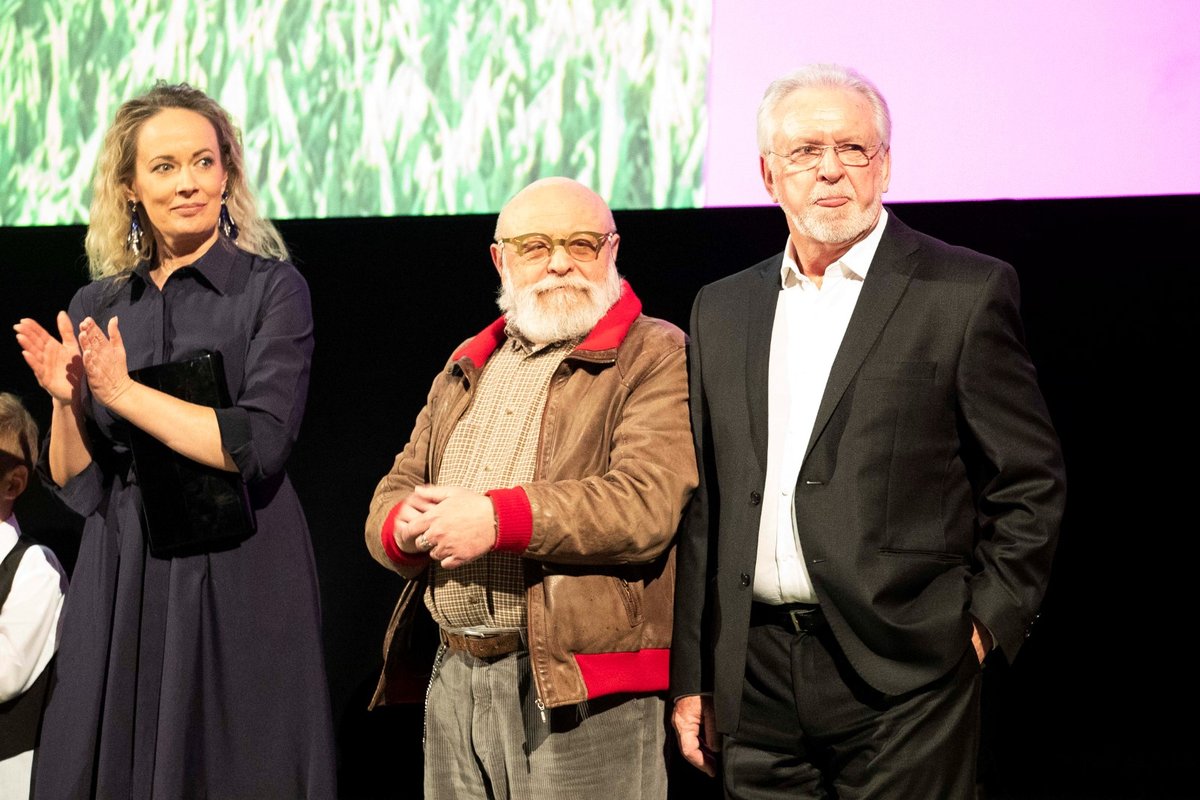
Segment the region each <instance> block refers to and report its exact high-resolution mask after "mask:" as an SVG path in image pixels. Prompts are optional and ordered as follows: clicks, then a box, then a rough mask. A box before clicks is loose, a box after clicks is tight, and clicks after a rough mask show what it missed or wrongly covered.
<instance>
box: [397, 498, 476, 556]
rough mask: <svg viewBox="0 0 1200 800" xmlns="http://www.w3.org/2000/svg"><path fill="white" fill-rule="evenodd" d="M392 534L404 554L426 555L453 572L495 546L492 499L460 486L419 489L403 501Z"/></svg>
mask: <svg viewBox="0 0 1200 800" xmlns="http://www.w3.org/2000/svg"><path fill="white" fill-rule="evenodd" d="M392 535H393V536H394V537H395V539H396V545H397V546H398V547H399V548H400V549H401V550H403V551H404V552H405V553H410V554H417V553H428V554H429V557H430V558H433V559H435V560H436V561H438V563H439V564H440V565H441V566H442V567H444V568H445V569H454V568H455V567H461V566H462V565H463V564H467V563H469V562H471V561H474V560H475V559H477V558H479V557H480V556H482V555H484V554H485V553H487V552H489V551H491V550H492V548H493V547H495V546H496V512H495V509H494V507H493V506H492V501H491V498H489V497H487V496H486V495H482V494H479V493H478V492H472V491H471V490H469V489H464V488H463V487H461V486H438V485H432V484H430V485H425V486H418V487H417V488H416V489H414V490H413V491H412V492H411V493H410V494H409V495H408V497H406V498H404V501H403V503H402V504H401V506H400V511H399V512H397V515H396V519H395V528H394V529H393V531H392Z"/></svg>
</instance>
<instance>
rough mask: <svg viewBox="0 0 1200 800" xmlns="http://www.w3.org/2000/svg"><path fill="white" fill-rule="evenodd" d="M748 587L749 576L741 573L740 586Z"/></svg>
mask: <svg viewBox="0 0 1200 800" xmlns="http://www.w3.org/2000/svg"><path fill="white" fill-rule="evenodd" d="M749 585H750V576H749V575H748V574H747V573H745V572H743V573H742V586H749Z"/></svg>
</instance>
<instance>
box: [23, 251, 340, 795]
mask: <svg viewBox="0 0 1200 800" xmlns="http://www.w3.org/2000/svg"><path fill="white" fill-rule="evenodd" d="M69 314H70V316H71V320H72V321H73V322H74V323H75V325H76V328H78V325H79V323H80V322H81V321H82V320H83V319H84V318H85V317H87V316H91V317H93V318H94V319H95V320H96V321H97V322H98V323H99V324H100V326H101V328H102V329H103V330H107V326H108V321H109V319H111V318H112V317H114V316H116V317H118V318H119V324H120V329H121V334H122V337H123V338H124V341H125V348H126V352H127V355H128V366H129V368H130V369H131V370H132V369H138V368H140V367H144V366H150V365H153V364H160V363H165V362H169V361H176V360H180V359H183V358H187V357H189V356H193V355H196V354H198V353H199V352H200V351H202V350H219V351H220V352H221V354H222V356H223V358H224V365H225V372H226V378H227V382H228V385H229V391H230V394H231V396H232V398H233V403H234V405H233V407H231V408H228V409H220V410H218V411H217V419H218V423H219V426H220V431H221V442H222V444H223V445H224V447H225V450H226V451H227V452H228V453H230V455H231V456H232V457H233V460H234V461H235V462H236V464H237V467H238V469H239V470H240V471H241V474H242V476H243V478H245V480H246V481H247V485H248V487H249V490H250V496H251V505H252V506H253V508H254V513H255V518H256V520H257V532H256V533H255V534H254V535H253V536H251V537H250V538H249V539H246V540H245V541H243V542H241V543H240V544H239V545H237V546H236V547H234V548H232V549H227V550H224V551H219V552H211V553H206V554H202V555H194V556H187V557H176V558H169V559H164V558H156V557H154V556H152V555H151V554H150V552H149V551H148V549H147V546H146V537H145V535H144V533H143V530H142V523H141V518H140V516H139V508H140V490H139V487H138V484H137V476H136V474H135V472H134V471H133V470H132V468H131V459H130V456H129V451H128V446H127V445H126V442H127V441H128V434H127V431H128V424H127V423H125V422H124V421H123V420H121V419H120V418H117V417H115V416H114V415H113V414H111V413H109V412H108V410H107V409H105V408H104V407H103V406H101V405H100V404H99V403H96V402H93V401H92V398H91V397H90V395H87V394H86V393H85V405H86V408H87V414H88V418H89V433H90V437H91V443H92V447H93V456H94V459H93V463H92V464H91V465H90V466H89V467H88V468H87V469H86V470H85V471H84V472H83V473H81V474H80V475H78V476H76V477H75V478H73V479H72V480H71V481H70V482H69V483H68V484H67V486H66V487H64V488H63V489H61V490H59V491H58V494H59V496H60V497H61V499H62V500H63V501H64V502H65V503H66V504H67V505H68V506H69V507H70V508H72V509H73V510H75V511H76V512H78V513H79V514H81V515H83V516H84V517H86V523H85V526H84V531H83V539H82V541H81V543H80V550H79V555H78V559H77V562H76V566H75V569H74V572H73V574H72V579H71V587H70V591H69V593H68V595H67V599H66V604H65V607H64V610H63V630H62V643H61V646H60V648H59V653H58V667H57V673H56V681H55V684H54V686H53V689H52V693H51V699H50V702H49V705H48V707H47V710H46V717H45V722H44V725H43V729H42V740H41V749H40V752H39V759H38V767H37V775H36V780H35V791H36V794H35V796H36V797H37V798H45V799H46V800H68V799H70V798H91V797H102V798H121V799H122V800H125V798H133V799H134V800H137V799H139V798H162V799H163V800H180V798H193V797H194V798H210V799H212V800H216V799H217V798H260V799H262V798H281V799H282V798H286V799H287V800H297V798H333V797H334V796H335V793H336V792H335V787H334V745H333V733H332V722H331V718H330V708H329V694H328V685H327V682H326V676H325V665H324V658H323V654H322V644H321V620H320V607H319V598H318V590H317V575H316V569H315V566H314V563H313V555H312V545H311V542H310V540H309V533H308V526H307V524H306V522H305V519H304V512H303V510H302V509H301V507H300V502H299V499H298V498H297V496H296V493H295V491H294V490H293V489H292V485H291V482H290V481H289V480H288V477H287V475H286V473H285V472H284V462H285V461H286V460H287V457H288V454H289V452H290V451H291V448H292V445H293V443H294V441H295V438H296V434H297V432H298V430H299V427H300V421H301V418H302V416H303V413H304V403H305V399H306V396H307V392H308V378H309V363H310V359H311V355H312V348H313V334H312V313H311V307H310V302H309V293H308V285H307V284H306V282H305V281H304V278H303V277H302V276H301V275H300V273H299V272H297V271H296V269H295V268H294V267H293V266H292V265H290V264H287V263H283V262H279V261H273V260H269V259H264V258H261V257H258V256H255V255H252V254H250V253H247V252H245V251H243V250H240V249H238V248H237V247H236V246H234V245H233V244H232V243H231V242H229V241H228V240H226V239H225V238H224V237H221V238H220V239H219V240H218V241H217V243H216V244H214V245H213V246H212V248H211V249H210V250H209V251H208V252H207V253H205V255H204V256H202V257H201V258H200V259H199V260H198V261H196V262H195V263H194V264H193V265H191V266H189V267H183V268H181V269H178V270H176V271H175V272H174V273H172V274H171V276H170V277H169V278H168V279H167V281H166V283H165V284H164V286H163V289H162V291H159V289H158V288H157V287H156V286H155V285H154V283H153V281H151V280H150V278H149V276H148V269H147V267H146V265H143V266H142V267H141V268H139V269H138V270H137V271H136V272H135V273H134V274H133V275H132V276H131V277H129V278H128V279H126V280H122V281H114V280H103V281H97V282H94V283H91V284H89V285H87V286H85V287H83V288H82V289H80V290H79V292H78V293H77V294H76V295H75V297H74V299H73V300H72V301H71V307H70V311H69ZM42 468H43V471H44V470H45V468H46V465H45V459H44V458H43V464H42ZM44 482H45V483H46V484H47V485H48V486H50V487H51V488H52V489H53V488H54V485H53V482H52V481H49V480H46V481H44Z"/></svg>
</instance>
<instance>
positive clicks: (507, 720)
mask: <svg viewBox="0 0 1200 800" xmlns="http://www.w3.org/2000/svg"><path fill="white" fill-rule="evenodd" d="M619 243H620V237H619V236H618V235H617V232H616V227H615V225H614V223H613V217H612V212H611V211H610V210H609V208H608V206H607V204H606V203H605V202H604V200H603V199H601V198H600V197H599V196H598V195H597V194H595V193H594V192H592V191H591V190H590V189H588V188H586V187H584V186H582V185H581V184H579V183H576V182H575V181H571V180H567V179H564V178H549V179H545V180H540V181H537V182H535V183H533V184H530V185H529V186H527V187H526V188H525V189H523V190H521V191H520V192H519V193H518V194H517V195H516V196H514V197H513V198H512V199H511V200H510V201H509V202H508V203H507V204H506V205H505V206H504V208H503V210H502V211H501V212H500V216H499V219H498V221H497V224H496V238H495V242H494V243H493V244H492V246H491V255H492V262H493V264H494V265H495V267H496V271H497V272H498V273H499V274H500V278H501V282H502V288H501V293H500V297H499V301H498V302H499V305H500V308H501V310H502V311H503V312H504V316H503V317H501V318H500V319H499V320H497V321H496V322H494V323H492V324H491V325H490V326H488V327H487V328H485V329H484V330H483V331H482V332H481V333H479V334H478V335H476V336H474V337H473V338H471V339H468V340H467V341H466V342H465V343H464V344H462V345H461V346H460V347H459V348H458V350H456V351H455V353H454V354H453V355H452V356H451V357H450V360H449V361H448V362H447V363H446V366H445V369H444V370H443V371H442V372H441V373H440V374H438V376H437V377H436V378H435V379H434V381H433V387H432V389H431V390H430V392H429V397H428V402H427V403H426V405H425V408H424V409H423V410H422V411H421V413H420V415H419V416H418V417H417V422H416V425H415V427H414V429H413V432H412V435H411V437H410V439H409V442H408V444H407V445H406V446H405V447H404V450H403V451H402V452H401V453H400V454H399V455H398V456H397V457H396V461H395V464H394V465H393V467H392V470H391V471H390V472H389V473H388V474H387V475H386V476H385V477H384V478H383V480H382V481H381V482H380V483H379V486H378V487H377V488H376V490H375V496H374V498H373V499H372V501H371V508H370V516H369V518H368V520H367V530H366V539H367V544H368V547H369V548H370V550H371V553H372V555H373V556H374V557H375V559H376V560H377V561H379V562H380V563H381V564H383V565H384V566H385V567H388V568H389V569H391V570H394V571H396V572H398V573H400V574H401V575H403V576H404V577H406V578H408V579H409V581H410V585H409V586H408V587H407V588H408V589H409V591H406V592H405V593H404V597H405V598H408V599H412V598H418V597H420V596H421V595H422V594H423V597H424V606H425V607H426V608H427V609H428V611H429V612H430V613H431V614H432V616H433V619H434V621H436V623H437V624H438V626H439V627H440V628H441V640H442V646H441V648H440V649H439V651H438V654H437V657H436V662H435V665H434V671H433V677H432V679H431V681H430V684H429V687H428V693H427V702H426V709H425V797H426V798H427V800H433V799H434V798H456V799H459V800H461V798H547V797H572V798H590V797H595V798H605V799H606V800H610V799H611V798H614V797H620V798H622V800H626V799H627V798H665V797H666V763H665V761H664V753H665V749H664V747H665V742H666V719H665V710H664V700H663V697H664V694H663V693H664V692H665V690H666V688H667V679H668V648H669V645H670V637H671V625H672V603H673V592H674V574H675V563H674V548H673V546H672V545H673V540H674V535H675V531H676V527H677V525H678V523H679V519H680V516H681V513H682V509H683V508H684V506H685V504H686V503H687V501H688V498H689V497H690V495H691V492H692V490H693V489H694V487H695V484H696V467H695V461H694V451H693V447H692V440H691V432H690V424H689V419H688V407H687V369H686V362H685V357H686V340H685V337H684V334H683V332H682V331H680V330H679V329H678V328H676V327H675V326H673V325H671V324H669V323H667V322H664V321H662V320H658V319H653V318H651V317H647V316H644V315H643V314H642V313H641V302H640V301H639V300H638V298H637V296H636V295H635V294H634V293H633V290H632V289H631V288H630V286H629V284H628V283H627V282H625V281H623V280H622V279H621V277H620V276H619V275H618V273H617V269H616V256H617V246H618V244H619ZM422 586H423V587H425V588H424V591H423V592H420V591H416V589H417V588H419V587H422ZM401 603H402V606H403V607H400V608H398V609H397V612H396V614H395V615H394V616H393V620H394V622H393V628H392V630H390V631H389V634H388V635H389V641H391V638H390V637H392V636H393V633H394V630H395V628H396V627H397V626H402V625H404V624H405V619H406V617H407V616H408V615H409V614H411V613H412V612H413V611H415V610H416V609H415V608H414V606H415V605H416V603H409V604H407V605H404V603H405V601H404V600H403V599H402V601H401ZM394 649H395V648H389V650H394ZM388 675H389V670H388V669H387V668H385V670H384V678H383V679H382V680H381V686H380V689H379V691H378V692H377V694H376V698H377V700H379V699H382V698H384V697H386V695H387V693H388V686H387V681H388Z"/></svg>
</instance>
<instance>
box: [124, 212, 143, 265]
mask: <svg viewBox="0 0 1200 800" xmlns="http://www.w3.org/2000/svg"><path fill="white" fill-rule="evenodd" d="M125 244H126V245H128V246H129V252H131V253H133V256H134V258H137V259H138V260H141V257H142V225H141V222H140V221H139V220H138V212H137V203H136V202H135V201H133V200H130V201H129V235H128V236H126V237H125Z"/></svg>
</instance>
